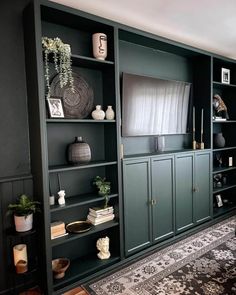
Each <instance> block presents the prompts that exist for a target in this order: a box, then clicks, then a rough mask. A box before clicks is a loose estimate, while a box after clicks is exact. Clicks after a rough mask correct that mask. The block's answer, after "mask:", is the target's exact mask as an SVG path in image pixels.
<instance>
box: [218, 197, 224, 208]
mask: <svg viewBox="0 0 236 295" xmlns="http://www.w3.org/2000/svg"><path fill="white" fill-rule="evenodd" d="M216 203H217V206H218V207H222V206H223V202H222V199H221V195H216Z"/></svg>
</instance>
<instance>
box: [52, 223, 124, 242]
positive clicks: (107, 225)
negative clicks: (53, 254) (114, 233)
mask: <svg viewBox="0 0 236 295" xmlns="http://www.w3.org/2000/svg"><path fill="white" fill-rule="evenodd" d="M118 225H119V222H117V221H116V220H115V219H114V220H112V221H108V222H104V223H102V224H99V225H95V226H93V227H92V228H91V230H89V231H87V232H85V233H81V234H69V235H67V236H64V237H61V238H57V239H54V240H51V245H52V247H55V246H58V245H61V244H65V243H68V242H71V241H74V240H77V239H81V238H83V237H85V236H88V235H92V234H94V233H97V232H100V231H103V230H105V229H109V228H112V227H115V226H118Z"/></svg>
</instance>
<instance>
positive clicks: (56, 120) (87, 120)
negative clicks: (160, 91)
mask: <svg viewBox="0 0 236 295" xmlns="http://www.w3.org/2000/svg"><path fill="white" fill-rule="evenodd" d="M46 122H47V123H93V124H94V123H95V124H97V123H100V124H107V123H115V122H116V120H94V119H67V118H61V119H46Z"/></svg>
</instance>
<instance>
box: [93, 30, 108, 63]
mask: <svg viewBox="0 0 236 295" xmlns="http://www.w3.org/2000/svg"><path fill="white" fill-rule="evenodd" d="M93 56H94V57H95V58H96V59H101V60H105V58H106V57H107V35H106V34H104V33H95V34H93Z"/></svg>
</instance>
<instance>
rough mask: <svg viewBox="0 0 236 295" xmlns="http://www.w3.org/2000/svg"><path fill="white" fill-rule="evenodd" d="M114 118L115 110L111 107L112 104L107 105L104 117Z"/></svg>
mask: <svg viewBox="0 0 236 295" xmlns="http://www.w3.org/2000/svg"><path fill="white" fill-rule="evenodd" d="M114 118H115V112H114V111H113V109H112V106H107V110H106V119H107V120H113V119H114Z"/></svg>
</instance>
